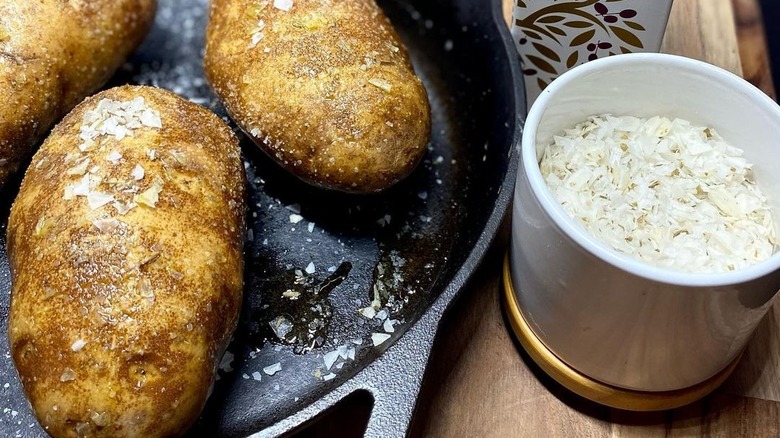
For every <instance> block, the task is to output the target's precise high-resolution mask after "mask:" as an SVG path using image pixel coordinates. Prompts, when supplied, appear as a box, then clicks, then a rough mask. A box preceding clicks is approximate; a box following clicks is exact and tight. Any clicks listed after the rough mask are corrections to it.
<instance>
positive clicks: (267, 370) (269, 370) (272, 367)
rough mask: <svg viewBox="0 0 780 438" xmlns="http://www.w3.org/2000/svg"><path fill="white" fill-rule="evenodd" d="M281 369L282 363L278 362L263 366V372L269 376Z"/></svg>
mask: <svg viewBox="0 0 780 438" xmlns="http://www.w3.org/2000/svg"><path fill="white" fill-rule="evenodd" d="M281 370H282V364H281V363H280V362H276V363H275V364H273V365H268V366H267V367H265V368H263V372H264V373H266V374H268V375H269V376H273V375H274V374H276V373H278V372H279V371H281Z"/></svg>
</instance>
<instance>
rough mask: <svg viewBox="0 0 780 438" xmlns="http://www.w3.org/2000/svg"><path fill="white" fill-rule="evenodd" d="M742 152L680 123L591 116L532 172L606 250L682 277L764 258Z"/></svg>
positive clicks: (764, 214) (760, 205)
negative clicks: (602, 243)
mask: <svg viewBox="0 0 780 438" xmlns="http://www.w3.org/2000/svg"><path fill="white" fill-rule="evenodd" d="M742 153H743V151H742V150H740V149H737V148H735V147H733V146H730V145H728V144H727V143H726V142H725V141H724V140H723V138H721V137H720V136H719V135H718V134H717V133H716V132H715V130H713V129H711V128H705V127H700V126H694V125H691V123H689V122H687V121H685V120H681V119H674V120H671V119H668V118H665V117H652V118H649V119H639V118H636V117H613V116H610V115H602V116H595V117H591V118H590V119H588V120H587V121H586V122H583V123H581V124H579V125H577V126H576V127H574V128H573V129H569V130H566V131H565V132H564V133H563V134H562V135H558V136H555V137H554V138H553V140H552V143H551V144H549V145H546V148H545V150H544V155H543V157H542V160H541V163H540V170H541V172H542V175H543V177H544V179H545V182H546V183H547V185H548V187H549V188H550V190H551V191H552V193H553V195H554V196H555V198H556V199H557V200H558V201H559V202H560V204H561V206H562V207H563V209H564V210H565V211H566V212H567V213H568V214H569V215H570V216H571V217H572V218H574V219H575V220H576V221H577V222H578V223H579V224H580V225H581V226H583V227H584V228H585V229H586V230H588V231H589V232H590V233H591V234H592V235H593V236H595V237H596V238H598V239H600V240H601V241H603V242H605V243H606V244H607V245H609V246H611V247H612V248H613V249H615V250H617V251H619V252H621V253H624V254H628V255H630V256H633V257H636V258H638V259H640V260H643V261H645V262H647V263H650V264H653V265H656V266H660V267H665V268H669V269H674V270H681V271H686V272H696V273H708V272H725V271H732V270H735V269H740V268H743V267H746V266H750V265H752V264H754V263H757V262H759V261H761V260H764V259H766V258H768V257H769V256H771V255H772V254H773V253H774V252H775V250H776V242H777V240H776V236H775V230H774V225H773V221H772V217H771V212H770V209H769V205H768V202H767V199H766V197H765V196H764V195H763V194H762V193H761V190H760V188H759V187H758V186H757V185H756V184H755V181H754V180H753V173H752V165H751V164H750V163H748V162H747V161H746V160H745V159H744V158H743V157H742Z"/></svg>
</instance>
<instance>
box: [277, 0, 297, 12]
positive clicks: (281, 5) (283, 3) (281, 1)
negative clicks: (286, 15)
mask: <svg viewBox="0 0 780 438" xmlns="http://www.w3.org/2000/svg"><path fill="white" fill-rule="evenodd" d="M274 7H275V8H276V9H281V10H282V11H284V12H289V11H290V9H292V7H293V1H292V0H274Z"/></svg>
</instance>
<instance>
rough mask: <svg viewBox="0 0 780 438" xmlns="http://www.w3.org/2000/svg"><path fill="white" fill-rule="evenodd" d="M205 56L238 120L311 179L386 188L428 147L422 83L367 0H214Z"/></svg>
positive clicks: (343, 186)
mask: <svg viewBox="0 0 780 438" xmlns="http://www.w3.org/2000/svg"><path fill="white" fill-rule="evenodd" d="M205 65H206V75H207V77H208V79H209V81H210V83H211V84H212V86H213V87H214V89H215V90H216V92H217V94H218V95H219V97H220V98H221V99H222V101H223V102H224V104H225V106H226V108H227V110H228V112H229V113H230V115H231V116H232V117H233V118H234V119H235V120H236V122H237V123H238V124H239V125H240V126H241V128H242V129H243V130H244V131H245V132H247V133H248V134H249V135H250V136H251V137H252V138H253V139H254V141H255V142H256V143H257V144H258V145H260V146H261V148H262V149H264V150H265V151H266V152H267V153H268V154H269V155H270V156H271V157H273V158H275V159H276V161H278V162H279V163H280V164H281V165H282V166H284V167H285V168H287V169H288V170H289V171H291V172H292V173H294V174H295V175H297V176H299V177H300V178H302V179H304V180H306V181H308V182H310V183H313V184H315V185H319V186H322V187H326V188H331V189H336V190H342V191H347V192H362V193H367V192H374V191H379V190H383V189H385V188H387V187H389V186H391V185H392V184H394V183H395V182H397V181H398V180H400V179H401V178H403V177H404V176H406V175H407V174H408V173H409V172H410V171H411V170H412V169H413V168H414V167H415V165H416V164H417V163H418V162H419V160H420V158H421V156H422V155H423V152H424V151H425V146H426V143H427V142H428V137H429V135H430V107H429V105H428V98H427V95H426V92H425V88H424V87H423V85H422V83H421V82H420V79H419V78H418V77H417V76H415V74H414V70H413V69H412V66H411V63H410V61H409V56H408V55H407V53H406V49H405V48H404V47H403V45H402V44H401V41H400V40H399V38H398V35H397V34H396V33H395V31H394V30H393V28H392V27H391V25H390V22H389V21H388V20H387V18H386V17H385V15H384V14H383V13H382V11H381V10H380V9H379V7H377V5H376V4H375V3H374V1H373V0H294V1H290V0H275V1H273V2H271V1H258V0H212V2H211V15H210V22H209V26H208V29H207V35H206V58H205Z"/></svg>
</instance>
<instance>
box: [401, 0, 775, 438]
mask: <svg viewBox="0 0 780 438" xmlns="http://www.w3.org/2000/svg"><path fill="white" fill-rule="evenodd" d="M732 1H734V2H735V3H734V4H733V5H732ZM755 5H756V0H676V1H675V4H674V7H673V11H672V16H671V19H670V22H669V26H668V29H667V34H666V37H665V39H664V43H663V48H662V51H664V52H666V53H675V54H680V55H684V56H688V57H692V58H696V59H701V60H704V61H707V62H710V63H712V64H715V65H719V66H721V67H723V68H726V69H728V70H730V71H732V72H734V73H737V74H742V72H743V64H742V63H741V62H740V50H739V46H738V40H737V28H736V26H735V21H734V17H735V16H734V13H735V10H734V7H735V6H736V8H737V12H740V13H745V11H746V10H747V9H746V8H749V7H754V6H755ZM740 17H741V18H743V16H742V15H740ZM740 23H741V24H751V25H752V26H756V24H755V23H754V22H752V21H751V20H742V21H740ZM758 24H760V23H758ZM741 35H742V36H743V37H744V34H741ZM750 41H756V39H755V38H753V39H752V40H750ZM759 42H760V41H759ZM743 44H744V42H743ZM750 44H755V43H753V42H751V43H750ZM762 44H765V42H763V43H762ZM750 50H751V51H755V52H756V53H755V54H753V55H751V57H754V58H756V59H760V58H761V56H764V59H766V58H765V57H766V49H765V46H764V48H763V49H762V48H761V47H758V48H755V47H751V48H750ZM743 53H745V50H743ZM751 53H752V52H751ZM745 71H746V72H748V73H749V74H750V75H751V76H750V79H753V80H754V81H757V82H755V83H757V84H759V83H760V84H764V85H763V86H762V85H760V84H759V86H761V87H762V89H764V90H767V91H770V90H771V89H770V88H768V87H767V85H766V79H763V78H765V77H768V78H771V75H768V64H767V63H766V62H765V61H764V64H763V65H760V66H758V67H753V64H748V65H747V66H746V70H745ZM754 72H757V73H754ZM765 75H766V76H765ZM769 83H770V84H771V80H770V82H769ZM508 239H509V232H508V222H507V224H505V226H504V229H503V232H502V234H501V235H500V236H499V237H498V238H497V240H496V244H494V247H493V249H492V252H491V253H490V255H489V256H488V257H487V258H486V260H485V262H484V263H483V265H482V267H481V268H480V270H479V271H478V272H477V274H476V276H475V278H474V279H473V281H472V282H471V284H470V285H469V287H468V288H467V290H466V291H465V293H464V294H463V296H462V298H461V299H460V300H459V301H458V302H457V303H456V304H455V305H454V307H453V309H452V310H451V311H450V312H449V313H448V314H447V316H446V317H445V319H444V321H443V323H442V326H441V329H440V331H439V335H438V337H437V341H436V343H435V345H434V351H433V353H432V356H431V359H430V363H429V368H428V372H427V374H426V380H425V381H424V382H423V388H422V392H421V395H420V399H419V402H418V407H417V411H416V413H415V418H414V421H413V423H412V427H411V431H410V432H411V436H414V437H417V436H424V437H510V436H529V437H580V436H585V437H607V436H609V437H614V436H618V437H656V436H658V437H665V436H718V437H720V436H723V437H732V436H745V437H764V436H765V437H777V436H780V342H778V337H779V336H778V331H780V330H779V328H780V306H775V307H774V309H772V311H771V312H770V313H769V315H768V316H767V318H766V319H765V320H764V321H763V322H762V323H761V325H760V326H759V327H758V330H757V332H756V334H755V337H754V338H753V340H752V341H751V343H750V345H749V347H748V350H747V352H746V355H745V357H744V359H743V360H742V361H741V363H740V364H739V366H738V368H737V370H736V371H735V373H734V374H733V375H732V377H731V378H730V379H729V380H728V381H727V382H726V383H725V384H724V385H723V386H722V387H721V388H720V389H718V390H717V391H716V392H715V394H713V395H711V396H709V397H707V398H705V399H704V400H702V401H700V402H697V403H695V404H693V405H690V406H687V407H684V408H681V409H676V410H673V411H667V412H659V413H631V412H625V411H620V410H615V409H609V408H605V407H602V406H599V405H597V404H594V403H591V402H589V401H587V400H584V399H582V398H580V397H578V396H576V395H574V394H572V393H570V392H568V391H567V390H566V389H564V388H563V387H561V386H560V385H558V384H557V383H556V382H554V381H552V380H551V379H550V378H549V377H547V376H546V375H545V374H544V373H543V372H541V371H540V370H539V368H538V367H537V366H536V365H535V364H533V362H532V361H531V360H530V359H529V358H528V356H527V355H526V354H525V353H524V352H523V351H522V349H521V348H520V347H519V345H518V344H517V342H516V341H515V340H514V338H513V336H512V334H511V333H510V331H509V330H508V329H507V325H506V323H505V320H504V316H503V313H502V308H501V304H500V298H499V297H500V295H499V292H500V287H501V286H500V280H501V263H502V257H503V252H504V250H505V248H506V245H507V242H508Z"/></svg>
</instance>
